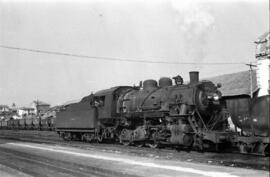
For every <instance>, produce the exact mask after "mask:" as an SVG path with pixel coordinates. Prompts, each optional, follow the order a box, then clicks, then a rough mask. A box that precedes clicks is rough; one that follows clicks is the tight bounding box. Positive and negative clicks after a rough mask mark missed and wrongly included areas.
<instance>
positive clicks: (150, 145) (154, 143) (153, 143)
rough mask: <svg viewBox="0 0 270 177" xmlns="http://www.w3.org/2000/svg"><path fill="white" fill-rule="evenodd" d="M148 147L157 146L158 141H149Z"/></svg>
mask: <svg viewBox="0 0 270 177" xmlns="http://www.w3.org/2000/svg"><path fill="white" fill-rule="evenodd" d="M147 145H148V146H149V147H150V148H158V147H159V143H158V142H156V141H154V142H151V143H148V144H147Z"/></svg>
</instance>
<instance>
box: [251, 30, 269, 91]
mask: <svg viewBox="0 0 270 177" xmlns="http://www.w3.org/2000/svg"><path fill="white" fill-rule="evenodd" d="M255 44H256V53H255V57H256V65H257V70H256V72H257V73H256V76H257V82H258V87H259V88H260V90H259V93H258V96H264V95H269V94H270V31H268V32H266V33H264V34H263V35H262V36H260V37H259V38H258V39H257V40H256V41H255Z"/></svg>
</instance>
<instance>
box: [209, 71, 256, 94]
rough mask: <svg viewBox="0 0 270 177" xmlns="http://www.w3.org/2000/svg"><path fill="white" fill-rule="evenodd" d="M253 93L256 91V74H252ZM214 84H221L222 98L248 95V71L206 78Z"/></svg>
mask: <svg viewBox="0 0 270 177" xmlns="http://www.w3.org/2000/svg"><path fill="white" fill-rule="evenodd" d="M252 79H253V84H252V85H253V92H255V91H256V90H258V86H257V79H256V72H255V71H253V72H252ZM207 80H210V81H212V82H214V83H215V84H217V83H221V84H222V86H221V88H220V91H221V93H222V95H223V96H238V95H250V75H249V71H242V72H237V73H231V74H225V75H220V76H216V77H211V78H207Z"/></svg>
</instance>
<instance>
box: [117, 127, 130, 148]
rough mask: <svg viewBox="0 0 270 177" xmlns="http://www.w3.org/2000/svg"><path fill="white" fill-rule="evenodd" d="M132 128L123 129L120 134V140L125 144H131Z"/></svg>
mask: <svg viewBox="0 0 270 177" xmlns="http://www.w3.org/2000/svg"><path fill="white" fill-rule="evenodd" d="M131 137H132V130H127V129H123V130H122V131H121V134H120V136H119V142H120V143H121V144H123V145H125V146H129V145H130V144H131Z"/></svg>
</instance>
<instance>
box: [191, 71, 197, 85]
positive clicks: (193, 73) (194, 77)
mask: <svg viewBox="0 0 270 177" xmlns="http://www.w3.org/2000/svg"><path fill="white" fill-rule="evenodd" d="M189 78H190V84H197V83H198V82H199V72H198V71H191V72H189Z"/></svg>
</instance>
